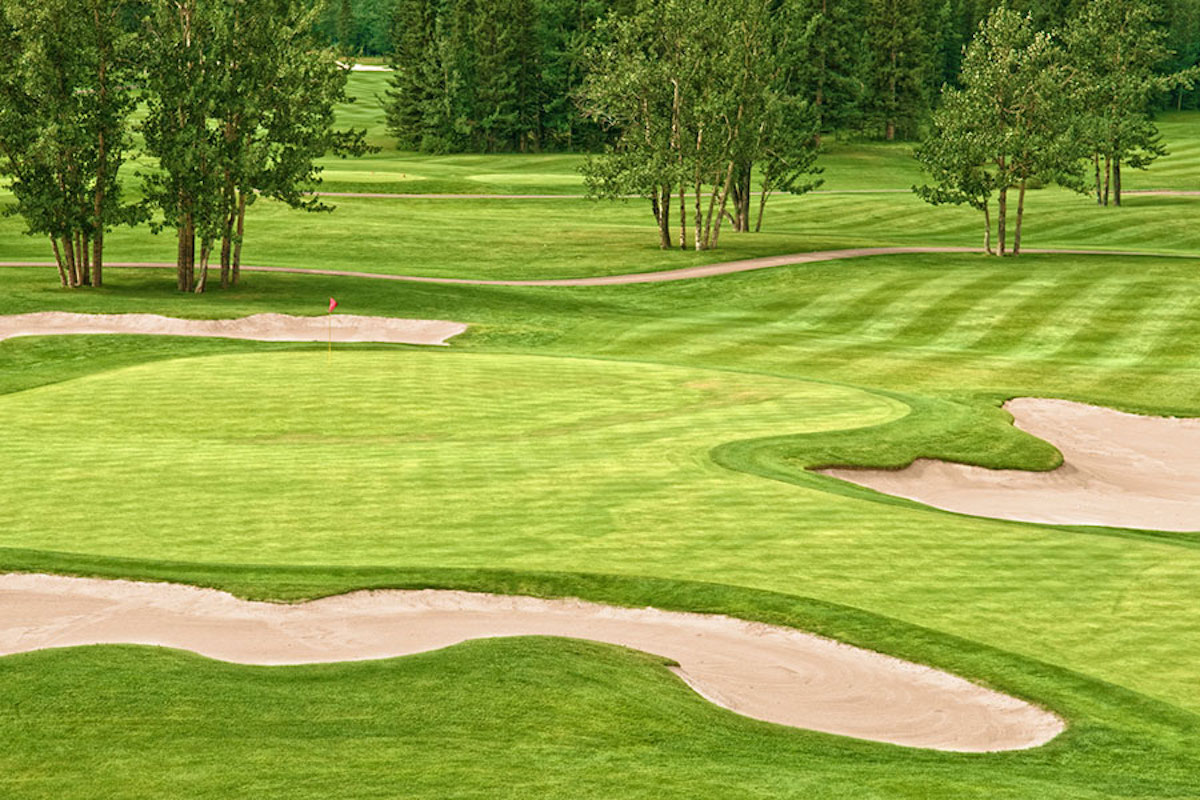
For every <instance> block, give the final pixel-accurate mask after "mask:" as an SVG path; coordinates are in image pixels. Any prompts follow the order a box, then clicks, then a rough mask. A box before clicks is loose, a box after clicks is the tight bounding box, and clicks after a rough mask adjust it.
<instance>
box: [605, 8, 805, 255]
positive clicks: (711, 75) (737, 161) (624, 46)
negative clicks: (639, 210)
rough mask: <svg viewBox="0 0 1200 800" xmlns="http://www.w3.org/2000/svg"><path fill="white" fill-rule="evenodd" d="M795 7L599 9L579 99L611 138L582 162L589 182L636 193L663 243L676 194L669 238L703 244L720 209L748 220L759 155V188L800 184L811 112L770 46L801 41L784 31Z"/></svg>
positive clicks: (713, 241)
mask: <svg viewBox="0 0 1200 800" xmlns="http://www.w3.org/2000/svg"><path fill="white" fill-rule="evenodd" d="M797 17H798V15H797V14H796V12H795V8H794V7H793V6H791V5H789V4H786V3H785V4H778V3H776V2H774V0H751V2H742V3H738V2H733V0H716V2H704V1H703V0H646V1H645V2H643V3H641V4H640V5H639V6H638V7H637V9H636V10H635V11H634V13H632V14H631V15H629V16H623V17H616V16H610V17H609V19H608V21H607V22H606V24H605V26H604V27H605V29H604V31H603V33H604V37H605V41H606V44H604V45H602V46H599V47H597V48H595V49H594V50H593V51H592V57H591V63H590V65H589V66H590V71H589V74H588V77H587V78H586V80H585V81H584V86H583V91H582V103H583V108H584V110H585V113H586V114H587V115H588V116H589V117H590V118H592V119H595V120H597V121H598V122H600V123H601V124H603V125H604V126H605V127H607V128H608V129H610V130H611V131H612V132H613V134H614V135H615V141H614V142H613V144H612V145H611V146H610V147H609V148H608V149H607V150H606V152H605V154H604V155H603V156H601V157H598V158H593V159H590V160H589V161H588V162H587V163H586V164H585V167H584V175H585V178H586V180H587V183H588V189H589V193H590V194H591V195H593V196H595V197H602V198H617V197H623V196H625V195H628V194H637V195H640V196H643V197H646V198H648V199H649V200H650V205H651V209H652V211H653V212H654V216H655V220H656V222H657V223H658V228H659V241H660V246H662V247H664V248H668V247H671V246H673V245H672V243H673V236H672V232H671V223H670V219H671V207H672V205H673V203H674V202H675V200H676V196H677V200H678V208H679V245H680V247H681V248H685V247H688V246H689V240H690V242H691V245H690V246H691V247H692V248H693V249H696V250H706V249H710V248H713V247H716V246H717V244H718V242H719V239H720V234H721V227H722V222H723V220H724V219H726V218H729V219H730V220H731V221H732V223H733V224H734V227H735V229H736V230H739V231H748V230H749V229H750V224H749V220H750V209H749V198H750V185H751V184H750V182H751V179H752V176H753V174H754V171H755V166H756V165H757V164H760V163H764V162H765V164H766V168H765V169H764V171H763V175H764V177H765V180H766V185H765V189H766V192H767V194H768V195H769V194H770V191H772V190H778V189H786V190H789V191H793V192H797V193H799V192H802V191H805V190H807V189H808V188H811V185H812V184H805V183H802V182H801V181H800V180H799V175H801V174H805V173H808V172H810V171H811V167H812V159H813V158H815V153H816V147H817V145H816V133H817V127H816V115H815V114H811V113H809V112H808V109H809V106H808V104H807V101H805V100H802V99H800V97H799V96H798V95H797V94H796V92H797V91H805V89H803V88H800V89H797V88H796V87H795V86H793V84H792V81H793V78H794V70H791V69H789V68H788V67H789V65H791V64H793V63H794V62H793V59H792V57H791V56H790V55H789V56H783V55H781V54H783V53H788V54H791V53H794V52H801V51H802V48H800V47H798V46H797V47H793V43H792V42H791V40H790V39H789V37H790V36H792V35H793V34H794V32H795V31H796V30H797V29H803V28H804V26H803V25H798V24H797V23H796V20H797ZM784 126H796V127H793V128H791V129H790V130H788V131H785V130H784V129H783V128H784ZM676 193H677V195H676ZM689 198H690V199H689ZM730 200H733V211H732V213H731V212H730V211H729V203H730ZM762 202H765V200H764V201H762ZM689 215H690V219H691V223H690V225H689V222H688V219H689ZM761 216H762V203H761V202H760V211H759V217H760V222H761Z"/></svg>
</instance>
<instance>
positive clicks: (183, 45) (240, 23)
mask: <svg viewBox="0 0 1200 800" xmlns="http://www.w3.org/2000/svg"><path fill="white" fill-rule="evenodd" d="M315 20H316V11H315V10H314V9H312V8H310V4H309V3H308V2H307V0H234V1H233V2H224V3H223V2H214V1H213V0H182V1H181V2H174V0H158V1H157V2H155V3H154V4H153V6H152V12H151V15H150V17H149V18H148V20H147V22H146V26H145V33H144V35H143V37H142V38H141V46H142V60H141V64H142V65H143V67H144V69H145V74H146V82H145V94H146V104H147V108H148V112H147V114H146V117H145V119H144V120H143V122H142V123H141V126H140V131H141V133H142V135H143V137H144V139H145V142H146V148H147V151H148V153H149V154H150V155H152V156H154V157H155V158H157V160H158V164H157V167H158V168H157V169H155V170H153V171H148V172H146V173H145V174H144V176H143V180H144V191H145V195H146V197H147V199H148V200H149V201H150V202H151V203H153V204H154V206H155V207H156V208H157V209H158V210H159V211H160V213H161V218H160V221H159V222H157V223H156V227H158V228H160V229H162V228H174V229H175V230H176V234H177V237H178V242H179V249H178V254H177V266H178V279H177V284H178V288H179V289H180V290H181V291H192V290H195V291H197V292H202V291H204V290H205V288H206V284H207V274H208V262H209V256H210V254H211V252H212V249H213V246H214V243H215V242H216V241H218V240H219V241H220V242H221V255H220V258H221V283H222V286H227V285H228V284H229V283H230V282H236V280H237V263H238V256H237V252H238V250H239V248H240V244H241V238H242V221H243V218H244V214H245V208H246V205H247V204H249V203H252V202H253V201H254V199H255V198H256V197H257V196H258V195H260V194H261V195H266V196H268V197H272V198H274V199H278V200H282V201H283V202H285V203H287V204H288V205H290V206H292V207H303V208H308V209H321V208H323V207H322V206H321V205H320V204H319V203H318V202H317V201H316V200H314V199H313V198H310V197H307V196H306V195H305V192H306V191H307V190H309V189H311V187H312V186H313V185H314V184H316V183H318V182H319V175H320V172H321V167H320V166H318V165H317V164H316V163H315V161H316V159H318V158H320V157H321V156H324V155H326V154H333V155H338V156H346V155H358V154H361V153H363V152H365V151H366V149H367V147H366V144H365V141H364V138H363V134H362V133H355V132H351V131H338V130H335V129H334V107H335V106H336V105H337V104H338V103H340V102H345V101H347V100H348V97H347V95H346V92H345V86H346V79H347V75H348V71H347V69H345V68H343V67H341V66H339V64H338V63H337V59H336V54H335V53H334V52H332V51H330V50H322V49H318V48H317V47H316V43H315V42H314V40H313V36H312V30H313V25H314V23H315ZM197 240H199V245H200V248H199V253H198V254H197V251H196V243H197ZM197 255H198V258H197ZM197 264H198V265H199V274H198V275H197V274H196V266H197Z"/></svg>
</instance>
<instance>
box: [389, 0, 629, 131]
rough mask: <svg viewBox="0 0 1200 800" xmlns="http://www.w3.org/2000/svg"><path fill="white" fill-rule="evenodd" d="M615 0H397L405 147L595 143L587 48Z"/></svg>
mask: <svg viewBox="0 0 1200 800" xmlns="http://www.w3.org/2000/svg"><path fill="white" fill-rule="evenodd" d="M614 5H618V3H615V2H612V0H498V1H497V2H486V3H485V2H475V0H446V1H445V2H442V1H441V0H399V2H398V3H397V4H396V7H395V12H394V15H393V17H392V22H391V31H392V42H393V45H392V52H391V56H390V61H391V64H392V67H393V69H394V70H395V74H394V75H393V77H392V81H391V87H390V90H389V91H388V129H389V131H390V132H391V134H392V135H393V136H394V137H395V138H396V140H397V144H398V146H399V147H400V148H401V149H413V150H420V151H422V152H430V153H445V152H461V151H474V152H500V151H520V152H526V151H530V150H546V149H551V150H553V149H570V148H576V147H581V146H582V147H590V146H594V145H595V144H596V142H597V141H598V140H599V138H600V137H599V133H598V129H597V127H596V126H595V125H593V124H590V123H588V122H586V121H585V120H583V118H582V117H581V115H580V114H579V112H578V111H577V110H576V108H575V103H574V93H575V91H576V90H577V89H578V87H579V84H580V82H581V81H582V79H583V74H584V67H583V63H582V62H583V58H584V53H585V48H586V45H587V43H588V41H589V39H590V36H591V33H592V30H593V28H594V26H595V24H596V22H597V20H598V19H599V18H600V17H601V15H602V14H604V13H605V12H606V11H607V10H608V9H609V8H611V7H613V6H614Z"/></svg>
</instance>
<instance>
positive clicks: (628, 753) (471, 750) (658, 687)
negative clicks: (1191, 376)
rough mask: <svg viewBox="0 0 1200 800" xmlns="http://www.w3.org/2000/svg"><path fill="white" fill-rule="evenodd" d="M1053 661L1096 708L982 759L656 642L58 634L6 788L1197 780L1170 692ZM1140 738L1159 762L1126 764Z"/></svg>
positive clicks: (1167, 785) (701, 792)
mask: <svg viewBox="0 0 1200 800" xmlns="http://www.w3.org/2000/svg"><path fill="white" fill-rule="evenodd" d="M1049 672H1050V673H1051V674H1053V675H1054V678H1055V679H1057V680H1058V681H1060V682H1062V683H1065V684H1067V685H1072V684H1078V685H1077V686H1072V688H1073V689H1075V691H1076V692H1077V693H1078V694H1079V695H1081V696H1083V697H1086V701H1085V702H1086V704H1087V706H1088V707H1089V710H1091V711H1092V712H1093V714H1094V715H1095V717H1097V720H1096V721H1094V722H1089V723H1086V724H1083V725H1081V726H1080V727H1079V728H1077V729H1074V730H1072V731H1071V732H1070V733H1068V734H1067V735H1066V737H1064V738H1066V739H1067V741H1064V740H1063V739H1060V740H1058V741H1056V742H1054V743H1051V744H1050V745H1048V746H1046V747H1042V748H1038V749H1036V750H1032V751H1028V752H1018V753H1003V754H994V755H982V756H980V755H974V756H971V755H967V756H964V755H959V754H952V753H936V752H930V751H919V750H909V749H903V748H897V747H891V746H887V745H875V744H871V743H866V742H856V741H853V740H846V739H841V738H838V737H832V736H825V735H822V734H816V733H808V732H804V731H796V730H789V729H786V728H783V727H780V726H774V725H768V724H765V723H760V722H756V721H754V720H749V719H746V718H743V717H738V716H736V715H734V714H732V713H730V712H726V711H723V710H721V709H718V708H716V707H715V706H713V705H711V704H709V703H708V702H707V701H705V700H703V699H701V698H700V697H699V696H698V695H696V694H694V693H692V692H691V690H689V689H688V688H687V687H685V686H684V684H683V683H682V681H680V680H679V679H678V678H676V677H675V676H673V675H671V674H669V673H668V672H667V671H666V669H665V668H664V667H663V665H662V662H661V660H659V659H656V658H651V657H647V656H644V655H641V654H637V653H632V652H630V651H626V650H620V649H617V648H611V647H605V646H601V645H596V644H592V643H587V642H579V641H569V640H563V639H557V640H556V639H542V638H525V639H499V640H488V641H475V642H468V643H466V644H462V645H458V646H456V647H453V648H450V649H447V650H443V651H440V652H435V653H428V654H423V655H417V656H412V657H409V658H405V659H396V660H389V661H375V662H365V663H349V664H330V665H318V666H308V667H282V668H280V667H275V668H262V667H244V666H235V665H230V664H222V663H218V662H213V661H209V660H206V659H202V658H199V657H196V656H192V655H190V654H185V653H178V652H171V651H165V650H155V649H149V648H135V647H119V648H118V647H105V648H87V649H74V650H67V651H50V652H43V653H35V654H30V655H24V656H15V657H10V658H7V659H3V660H0V683H2V684H3V685H4V686H5V687H6V697H7V700H8V701H9V702H11V703H12V705H13V706H14V707H16V708H19V709H20V713H19V714H11V715H5V716H3V717H0V733H2V734H3V735H4V736H5V739H6V747H5V748H4V749H3V750H0V787H3V788H4V789H5V790H6V792H7V795H6V796H9V797H47V798H49V797H53V798H73V797H96V796H104V797H114V798H140V797H164V796H181V795H186V796H188V797H197V798H222V799H224V798H231V797H261V796H263V795H266V794H277V793H278V794H286V795H288V796H289V797H331V796H338V797H394V796H397V795H400V794H402V795H403V796H406V797H448V796H453V797H462V798H527V797H547V798H563V799H564V800H566V799H567V798H570V799H572V800H573V799H574V798H595V799H597V800H599V799H601V798H610V797H622V798H660V797H680V798H684V797H729V796H732V794H731V792H735V793H736V796H737V797H745V798H764V799H765V798H779V797H796V798H800V797H812V798H839V797H855V798H895V797H914V798H916V797H931V796H946V797H955V798H1012V799H1013V800H1016V799H1018V798H1021V799H1023V798H1029V797H1038V798H1117V797H1186V796H1190V795H1191V794H1192V792H1191V790H1192V783H1191V780H1192V777H1193V775H1194V771H1195V770H1196V769H1197V768H1200V761H1198V760H1197V758H1196V754H1195V752H1194V749H1193V748H1191V747H1190V746H1189V745H1190V743H1189V741H1188V740H1187V738H1186V736H1187V735H1188V734H1192V735H1194V734H1195V732H1196V731H1197V729H1198V727H1197V726H1196V725H1194V724H1191V725H1189V723H1188V722H1187V721H1186V720H1181V719H1180V718H1179V717H1178V716H1177V715H1173V714H1172V713H1171V712H1170V711H1169V710H1167V709H1164V708H1163V707H1161V706H1155V704H1149V705H1148V707H1146V708H1144V709H1143V710H1141V712H1140V713H1134V714H1126V715H1125V717H1124V718H1121V717H1120V716H1117V715H1114V714H1113V709H1112V708H1111V707H1110V706H1109V707H1106V704H1105V703H1104V702H1103V701H1099V702H1098V701H1097V697H1098V696H1100V695H1101V692H1100V691H1098V689H1100V687H1096V686H1086V685H1083V684H1081V683H1080V682H1079V681H1077V680H1073V678H1072V676H1070V675H1064V674H1061V673H1054V672H1053V670H1050V671H1049ZM1089 690H1090V691H1089ZM1089 694H1090V695H1091V696H1090V697H1089V696H1088V695H1089ZM1156 715H1157V718H1156ZM1146 737H1153V739H1154V742H1155V743H1154V745H1153V747H1152V748H1147V747H1146ZM1131 754H1136V756H1135V757H1134V758H1136V759H1137V760H1136V761H1133V762H1132V763H1136V764H1137V765H1138V766H1139V767H1142V768H1143V769H1138V770H1136V771H1131V770H1129V769H1127V767H1128V766H1129V765H1130V763H1131V758H1130V755H1131ZM1145 767H1151V768H1152V769H1145ZM734 787H736V789H734Z"/></svg>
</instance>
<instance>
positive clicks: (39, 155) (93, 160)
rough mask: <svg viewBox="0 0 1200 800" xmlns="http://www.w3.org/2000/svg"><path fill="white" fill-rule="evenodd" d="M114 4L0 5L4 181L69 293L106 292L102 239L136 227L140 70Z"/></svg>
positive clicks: (73, 0)
mask: <svg viewBox="0 0 1200 800" xmlns="http://www.w3.org/2000/svg"><path fill="white" fill-rule="evenodd" d="M122 10H123V4H122V3H120V2H118V0H84V1H83V2H78V1H77V0H43V2H39V3H36V4H34V3H30V4H20V5H17V4H5V5H3V6H0V174H2V175H7V176H8V177H9V178H10V181H11V185H12V191H13V194H14V196H15V197H16V200H17V203H16V206H15V208H14V209H13V210H14V212H15V213H18V214H20V215H22V216H23V217H24V219H25V222H26V227H27V232H28V233H29V234H31V235H46V236H48V237H49V238H50V241H51V245H52V247H53V250H54V256H55V261H56V263H57V265H58V271H59V279H60V281H61V283H62V285H63V286H73V287H78V286H84V285H93V286H100V285H101V284H102V283H103V279H104V277H103V276H104V273H103V267H104V234H105V232H106V231H108V230H110V229H111V228H112V227H114V226H115V225H118V224H125V223H132V222H133V221H135V220H136V218H137V212H136V209H135V207H133V206H132V205H129V204H126V203H124V202H123V200H122V192H121V183H120V180H119V172H120V169H121V166H122V164H123V162H124V160H125V157H126V155H127V153H128V151H129V147H130V137H129V117H130V114H131V113H132V111H133V109H134V105H135V99H134V96H133V92H132V90H131V88H130V87H131V85H132V83H133V79H132V76H133V74H134V69H133V68H134V65H133V60H132V58H131V53H130V50H131V46H130V41H131V40H130V35H129V32H128V31H127V30H126V29H125V27H124V25H123V20H124V18H123V16H122V14H121V12H122Z"/></svg>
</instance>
